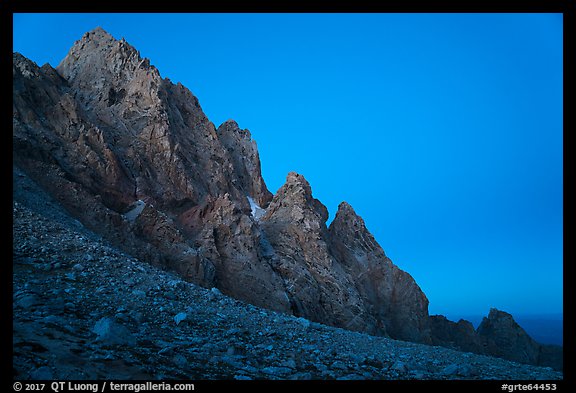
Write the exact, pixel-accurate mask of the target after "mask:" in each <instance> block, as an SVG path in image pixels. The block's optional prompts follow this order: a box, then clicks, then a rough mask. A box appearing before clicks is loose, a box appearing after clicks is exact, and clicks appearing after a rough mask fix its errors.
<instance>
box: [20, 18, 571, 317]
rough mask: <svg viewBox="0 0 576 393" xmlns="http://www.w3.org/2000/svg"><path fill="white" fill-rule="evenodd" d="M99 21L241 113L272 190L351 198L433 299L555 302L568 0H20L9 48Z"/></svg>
mask: <svg viewBox="0 0 576 393" xmlns="http://www.w3.org/2000/svg"><path fill="white" fill-rule="evenodd" d="M97 26H101V27H102V28H104V29H105V30H106V31H108V32H109V33H110V34H112V35H113V36H114V37H115V38H117V39H120V38H122V37H124V38H125V39H126V40H127V41H128V43H129V44H131V45H133V46H134V47H135V48H136V49H138V50H139V51H140V53H141V55H142V56H143V57H147V58H149V59H150V62H151V63H152V64H153V65H155V66H156V67H157V68H158V70H159V71H160V74H161V75H162V76H163V77H167V78H169V79H170V80H172V81H173V82H174V83H176V82H181V83H182V84H183V85H184V86H186V87H188V88H189V89H190V90H191V91H192V92H193V93H194V95H196V96H197V97H198V99H199V101H200V104H201V106H202V108H203V110H204V112H205V113H206V115H207V116H208V118H209V119H210V120H211V121H212V122H213V123H214V124H215V125H216V126H218V125H220V124H221V123H222V122H224V121H225V120H227V119H234V120H236V121H237V122H238V124H239V125H240V127H241V128H248V129H249V130H250V131H251V133H252V136H253V138H254V139H255V140H256V141H257V143H258V148H259V152H260V158H261V161H262V172H263V176H264V179H265V181H266V183H267V185H268V188H269V189H270V191H271V192H273V193H274V192H276V190H277V189H278V188H279V187H280V186H281V185H282V184H283V183H284V181H285V179H286V175H287V174H288V172H290V171H296V172H298V173H301V174H302V175H304V176H305V177H306V179H307V180H308V181H309V182H310V184H311V186H312V191H313V195H314V197H316V198H318V199H319V200H320V201H321V202H322V203H323V204H325V205H326V207H327V208H328V210H329V212H330V218H329V221H331V220H332V219H333V218H334V215H335V213H336V210H337V206H338V204H339V203H340V202H341V201H344V200H345V201H347V202H349V203H350V204H351V205H352V206H353V207H354V209H355V210H356V212H357V213H358V214H359V215H360V216H362V217H363V219H364V221H365V223H366V226H367V227H368V229H369V230H370V231H371V232H372V234H373V235H374V236H375V238H376V240H377V241H378V242H379V244H380V245H381V246H382V248H383V249H384V251H385V252H386V254H387V255H388V256H389V257H390V258H391V259H392V261H393V262H394V263H395V264H396V265H398V266H399V267H400V268H401V269H403V270H405V271H407V272H408V273H410V274H411V275H412V276H413V277H414V278H415V280H416V282H417V283H418V284H419V285H420V287H421V288H422V290H423V291H424V293H425V294H426V296H427V297H428V299H429V301H430V307H429V311H430V314H446V315H448V316H449V317H451V318H458V317H459V316H467V315H472V314H483V315H487V314H488V311H489V309H490V307H496V308H498V309H500V310H504V311H507V312H510V313H512V314H513V315H520V314H539V313H560V312H562V268H563V263H562V261H563V244H562V234H563V228H562V226H563V211H562V204H563V195H562V192H563V179H562V176H563V164H562V162H563V156H562V148H563V133H562V131H563V124H562V116H563V101H562V85H563V69H562V61H563V52H562V47H563V42H562V34H563V21H562V15H561V14H15V15H14V30H13V31H14V41H13V42H14V51H17V52H20V53H22V54H23V55H24V56H26V57H28V58H30V59H31V60H33V61H35V62H36V63H37V64H38V65H42V64H44V63H46V62H48V63H50V64H51V65H52V66H54V67H55V66H57V65H58V63H59V62H60V61H61V60H62V59H63V58H64V57H65V56H66V54H67V52H68V49H69V48H70V47H71V46H72V45H73V44H74V42H75V41H76V40H79V39H80V38H81V37H82V35H83V34H84V33H85V32H86V31H89V30H92V29H94V28H95V27H97Z"/></svg>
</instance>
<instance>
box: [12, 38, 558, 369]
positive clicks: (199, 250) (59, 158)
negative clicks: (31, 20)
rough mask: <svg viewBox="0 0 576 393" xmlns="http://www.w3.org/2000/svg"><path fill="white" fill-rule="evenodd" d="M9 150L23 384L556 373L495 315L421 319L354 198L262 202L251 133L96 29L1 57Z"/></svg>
mask: <svg viewBox="0 0 576 393" xmlns="http://www.w3.org/2000/svg"><path fill="white" fill-rule="evenodd" d="M12 146H13V199H14V204H13V209H14V210H13V211H14V213H13V217H14V229H13V230H14V232H13V233H14V249H13V256H14V264H13V267H14V299H13V300H14V307H15V320H14V344H13V345H14V372H15V375H16V376H18V377H20V378H37V379H51V378H57V379H62V378H75V379H94V378H103V377H106V376H108V377H116V378H139V377H142V378H144V377H146V378H148V377H154V378H162V377H170V378H203V379H213V378H215V379H220V378H229V379H254V378H256V379H327V378H329V379H398V378H400V379H404V378H421V379H445V378H488V379H490V378H509V379H520V378H529V379H536V378H545V379H556V378H561V375H562V374H561V373H558V372H556V371H552V370H551V369H550V368H543V367H552V368H554V369H556V370H561V369H562V348H561V347H556V346H543V345H540V344H538V343H536V342H535V341H534V340H532V339H531V338H530V337H529V336H528V335H527V334H526V333H525V332H524V331H523V330H522V329H521V328H520V326H518V325H517V324H516V323H515V322H514V320H513V318H512V316H510V315H509V314H507V313H504V312H501V311H498V310H491V311H490V314H489V315H488V317H487V318H486V319H485V321H483V322H482V324H481V325H480V326H479V328H478V329H477V330H475V329H474V328H473V326H472V325H471V324H470V323H469V322H466V321H460V322H458V323H455V322H452V321H449V320H447V319H446V318H444V317H442V316H429V315H428V299H427V298H426V296H425V294H424V293H423V292H422V290H421V289H420V287H419V286H418V284H417V283H416V282H415V280H414V279H413V278H412V276H410V274H408V273H407V272H405V271H402V270H401V269H400V268H398V266H396V265H395V264H394V263H393V262H392V261H391V260H390V259H389V258H388V257H387V256H386V254H385V252H384V250H383V249H382V247H380V245H379V244H378V242H377V241H376V239H375V238H374V237H373V236H372V234H371V233H370V232H369V231H368V229H367V227H366V224H365V223H364V220H363V219H362V218H361V217H360V216H358V215H357V214H356V212H355V211H354V209H353V208H352V206H350V205H349V204H348V203H346V202H342V203H341V204H340V205H339V207H338V212H337V214H336V217H335V218H334V220H333V221H332V223H331V224H330V226H327V225H326V223H327V220H328V210H327V209H326V207H325V206H324V205H323V204H322V203H321V202H320V201H319V200H317V199H316V198H314V196H313V192H312V186H311V185H310V184H309V183H308V181H307V180H306V179H305V178H304V176H303V175H302V174H298V173H295V172H291V173H289V174H288V175H287V178H286V182H285V184H284V185H283V186H282V187H280V189H279V190H278V191H277V192H276V193H275V194H274V195H273V194H272V193H271V192H270V191H269V190H268V189H267V187H266V184H265V182H264V179H263V177H262V174H261V163H260V158H259V154H258V149H257V144H256V142H255V141H254V139H253V138H252V135H251V133H250V131H249V130H247V129H242V128H241V127H240V126H239V125H238V124H237V123H236V122H235V121H234V120H228V121H226V122H224V123H223V124H221V125H220V126H218V127H216V126H215V125H214V124H213V123H212V122H210V121H209V120H208V118H207V117H206V115H205V114H204V112H203V111H202V108H201V106H200V103H199V100H198V99H197V98H196V97H195V96H194V95H193V94H192V93H191V92H190V91H189V90H188V89H187V88H185V87H184V86H182V85H181V84H180V83H178V84H174V83H172V82H171V81H170V80H169V79H168V78H162V77H161V76H160V72H159V71H158V70H157V69H156V68H155V67H154V66H153V65H151V64H150V61H149V60H148V59H145V58H142V57H141V56H140V54H139V52H138V51H137V50H136V49H135V48H133V47H132V46H131V45H130V44H128V43H127V42H126V40H124V39H121V40H117V39H115V38H114V37H112V36H111V35H110V34H108V33H107V32H105V31H104V30H102V29H101V28H96V29H94V30H92V31H90V32H88V33H86V34H84V36H83V37H82V38H81V39H80V40H78V41H77V42H76V43H75V44H74V46H73V47H72V48H71V49H70V51H69V52H68V55H67V56H66V57H65V58H64V59H63V60H62V62H61V63H60V64H59V65H58V66H57V67H56V68H53V67H51V66H50V65H49V64H45V65H43V66H42V67H39V66H37V65H36V64H35V63H34V62H32V61H31V60H29V59H27V58H25V57H24V56H22V55H20V54H18V53H15V54H14V55H13V144H12ZM440 346H441V347H448V348H450V349H446V348H440ZM455 350H457V351H455ZM458 351H468V352H473V353H476V354H478V355H471V354H470V353H467V354H465V353H462V352H458ZM39 353H43V354H45V355H46V356H44V355H42V356H40V355H38V354H39ZM32 354H34V355H32ZM485 355H489V356H496V357H499V358H504V359H508V360H512V361H514V362H518V363H511V362H508V361H505V360H502V359H495V358H492V357H488V356H485ZM81 359H84V360H81ZM88 360H89V361H88ZM519 363H524V365H520V364H519ZM526 364H531V365H534V366H527V365H526ZM535 366H540V367H535Z"/></svg>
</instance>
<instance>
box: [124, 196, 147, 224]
mask: <svg viewBox="0 0 576 393" xmlns="http://www.w3.org/2000/svg"><path fill="white" fill-rule="evenodd" d="M132 206H134V208H133V209H132V210H130V211H129V212H128V213H126V214H123V215H122V217H124V218H125V219H127V220H128V221H134V220H135V219H136V218H138V216H139V215H140V213H142V210H144V208H145V207H146V202H144V201H143V200H140V199H139V200H137V201H136V203H134V204H132Z"/></svg>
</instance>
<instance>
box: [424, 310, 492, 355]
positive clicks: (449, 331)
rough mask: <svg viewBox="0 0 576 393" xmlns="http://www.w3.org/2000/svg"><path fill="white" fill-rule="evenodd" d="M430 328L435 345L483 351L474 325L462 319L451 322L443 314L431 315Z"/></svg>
mask: <svg viewBox="0 0 576 393" xmlns="http://www.w3.org/2000/svg"><path fill="white" fill-rule="evenodd" d="M430 328H431V332H432V342H433V344H435V345H441V346H443V347H448V348H454V349H458V350H461V351H466V352H473V353H484V345H483V343H482V340H481V338H480V337H479V336H478V334H477V333H476V330H475V329H474V326H473V325H472V323H470V322H468V321H466V320H464V319H461V320H459V321H458V322H452V321H449V320H448V319H446V317H445V316H443V315H432V316H431V317H430Z"/></svg>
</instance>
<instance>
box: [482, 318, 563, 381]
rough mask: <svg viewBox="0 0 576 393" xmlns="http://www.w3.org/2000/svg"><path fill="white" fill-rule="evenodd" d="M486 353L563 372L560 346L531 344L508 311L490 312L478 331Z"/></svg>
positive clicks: (533, 342)
mask: <svg viewBox="0 0 576 393" xmlns="http://www.w3.org/2000/svg"><path fill="white" fill-rule="evenodd" d="M477 332H478V335H479V336H480V337H481V338H483V340H484V346H485V353H487V354H490V355H492V356H497V357H501V358H504V359H508V360H513V361H516V362H519V363H527V364H537V365H539V366H549V367H553V368H555V369H557V370H562V369H563V366H562V355H563V354H562V352H563V351H562V347H559V346H555V345H541V344H539V343H537V342H536V341H534V340H533V339H532V338H531V337H530V336H529V335H528V334H527V333H526V332H525V331H524V329H522V327H521V326H520V325H518V324H517V323H516V321H514V318H513V317H512V315H510V314H508V313H507V312H504V311H500V310H497V309H495V308H492V309H490V313H489V314H488V316H487V317H484V319H483V320H482V322H481V323H480V325H479V326H478V329H477Z"/></svg>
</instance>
